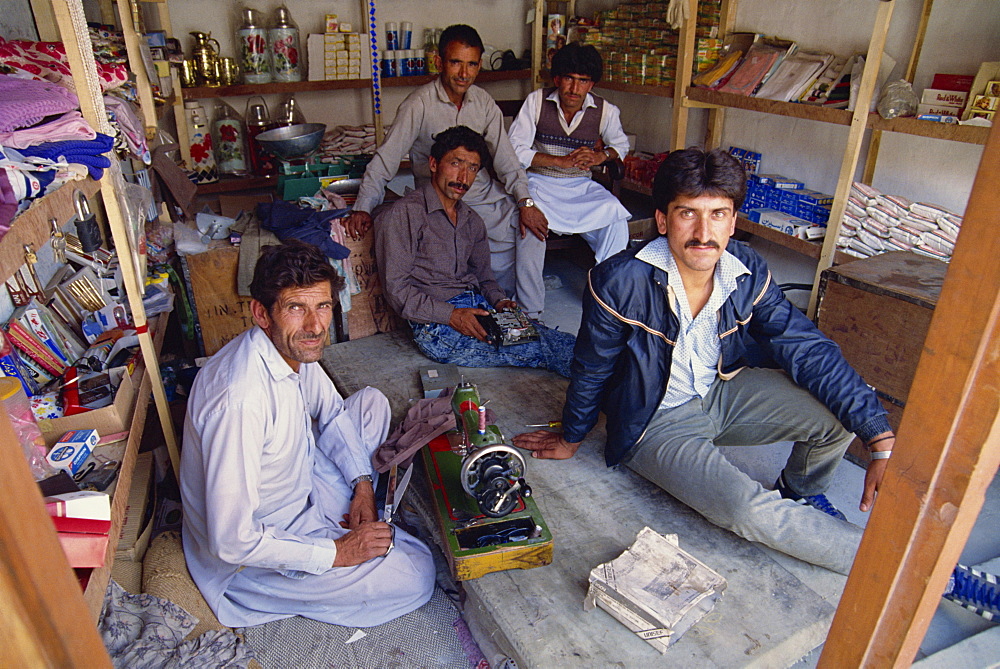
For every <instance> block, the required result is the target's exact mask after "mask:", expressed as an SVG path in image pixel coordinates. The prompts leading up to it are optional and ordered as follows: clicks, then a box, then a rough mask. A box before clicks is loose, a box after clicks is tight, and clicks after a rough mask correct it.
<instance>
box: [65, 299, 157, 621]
mask: <svg viewBox="0 0 1000 669" xmlns="http://www.w3.org/2000/svg"><path fill="white" fill-rule="evenodd" d="M167 316H168V314H159V315H158V316H154V317H153V318H151V319H149V329H150V331H151V332H152V333H153V345H154V346H155V348H156V353H157V356H159V353H160V350H161V349H162V348H163V336H164V333H165V332H166V330H167ZM136 377H137V378H139V379H141V380H140V381H139V384H138V387H139V389H138V390H137V391H136V395H135V402H136V404H135V412H134V413H133V414H132V422H131V423H129V433H128V441H127V443H126V445H125V455H124V456H123V457H122V461H121V463H122V464H121V468H120V469H119V470H118V480H117V482H116V483H115V493H114V497H112V498H111V531H110V533H109V536H110V537H111V540H110V541H109V542H108V549H107V554H106V555H105V558H104V566H103V567H97V568H95V569H94V570H93V571H91V572H90V579H89V580H88V581H87V588H86V589H85V590H84V591H83V599H84V601H85V602H86V604H87V608H88V609H90V614H91V617H92V618H93V619H94V622H95V623H96V622H97V621H98V617H99V616H100V615H101V607H102V606H103V605H104V593H105V591H106V590H107V589H108V579H110V578H111V568H112V566H114V563H115V552H116V551H117V550H118V537H119V536H121V528H122V525H123V524H124V523H125V514H126V511H127V507H128V497H129V490H130V489H131V488H132V471H133V470H134V469H135V458H136V456H137V455H138V453H139V442H140V441H141V440H142V432H143V426H144V425H145V423H146V415H147V413H148V409H149V396H150V392H151V391H152V376H151V375H150V374H149V372H148V370H147V369H146V364H145V361H140V362H139V364H138V365H137V366H136V369H135V371H134V372H133V378H136Z"/></svg>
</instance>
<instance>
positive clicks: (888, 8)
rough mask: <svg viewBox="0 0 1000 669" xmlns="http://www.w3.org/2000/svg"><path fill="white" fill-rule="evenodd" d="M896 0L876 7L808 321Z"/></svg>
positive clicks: (836, 231) (832, 249) (832, 252)
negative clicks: (873, 24)
mask: <svg viewBox="0 0 1000 669" xmlns="http://www.w3.org/2000/svg"><path fill="white" fill-rule="evenodd" d="M895 6H896V2H895V0H881V2H879V3H878V13H877V14H876V17H875V26H874V27H873V28H872V39H871V41H870V42H869V43H868V55H867V56H866V57H865V69H864V72H863V73H862V75H861V85H860V87H859V90H858V98H857V101H856V102H855V108H854V115H853V116H852V117H851V129H850V130H849V131H848V133H847V146H846V147H845V148H844V157H843V160H841V163H840V176H839V177H838V178H837V188H836V190H835V191H834V193H833V208H832V209H831V211H830V221H829V222H828V223H827V226H826V237H824V239H823V250H822V251H821V252H820V254H819V262H818V263H816V276H815V278H814V279H813V289H812V294H811V295H810V296H809V310H808V312H807V313H808V315H809V318H815V317H816V306H817V303H818V298H819V279H820V276H821V275H822V274H823V270H825V269H826V268H827V267H829V266H831V265H832V264H833V261H834V258H835V257H836V254H837V239H838V237H840V224H841V221H842V220H843V218H844V211H845V209H846V208H847V198H848V196H849V195H850V193H851V184H852V183H853V182H854V171H855V169H857V166H858V158H859V156H860V155H861V142H862V140H863V139H864V135H865V129H866V128H867V127H868V108H869V106H870V105H871V99H872V95H873V94H874V92H875V81H876V79H877V78H878V69H879V65H880V64H881V62H882V53H883V52H884V51H885V40H886V35H887V34H888V32H889V21H890V19H892V10H893V8H894V7H895Z"/></svg>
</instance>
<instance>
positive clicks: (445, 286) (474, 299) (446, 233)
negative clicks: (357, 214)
mask: <svg viewBox="0 0 1000 669" xmlns="http://www.w3.org/2000/svg"><path fill="white" fill-rule="evenodd" d="M489 159H490V152H489V147H487V145H486V141H485V140H484V139H483V137H482V135H480V134H479V133H477V132H474V131H473V130H470V129H469V128H466V127H465V126H457V127H454V128H449V129H448V130H445V131H443V132H440V133H438V134H437V136H436V137H435V141H434V144H433V146H432V147H431V150H430V157H429V158H428V164H427V169H428V171H429V172H430V175H431V179H430V181H429V182H425V183H424V184H422V185H421V186H419V187H418V188H417V189H416V190H414V191H412V192H410V193H408V194H407V195H406V196H405V197H403V198H402V199H400V200H398V201H397V202H395V203H394V204H393V205H392V207H390V208H389V209H388V210H386V211H384V212H382V213H380V214H379V217H378V219H377V221H376V222H375V257H376V260H377V262H378V268H379V276H380V277H381V279H382V286H383V289H384V290H385V294H386V299H387V300H388V301H389V304H390V305H391V306H392V308H393V309H395V310H396V312H397V313H399V314H400V315H401V316H402V317H403V318H405V319H407V320H408V321H409V322H410V326H411V328H412V329H413V339H414V342H415V343H416V344H417V347H418V348H419V349H420V350H421V352H423V354H424V355H426V356H427V357H429V358H431V359H432V360H435V361H437V362H443V363H449V362H450V363H454V364H456V365H462V366H464V367H502V366H514V367H544V368H547V369H550V370H552V371H554V372H557V373H559V374H562V375H563V376H566V377H568V376H569V362H570V359H571V358H572V355H573V345H574V343H575V339H574V337H573V336H572V335H570V334H567V333H565V332H558V331H556V330H550V329H548V328H546V327H544V326H542V325H541V324H536V326H535V327H536V329H537V330H538V333H539V338H538V340H537V341H526V342H523V343H519V344H513V345H509V346H500V347H497V346H494V345H491V344H489V343H487V342H486V339H487V333H486V330H485V329H484V328H483V326H482V324H481V323H480V322H479V319H478V318H477V316H487V315H488V314H489V312H488V311H487V309H490V308H495V309H497V310H503V309H511V308H514V307H516V306H517V305H516V304H515V303H514V302H513V301H512V300H509V299H507V296H506V294H505V293H504V291H503V290H502V289H501V287H500V285H499V284H498V283H497V282H496V280H495V279H494V278H493V270H492V269H490V262H489V257H490V252H489V245H488V242H487V237H486V226H485V225H484V224H483V220H482V219H481V218H480V217H479V215H478V214H476V212H474V211H473V210H472V208H471V207H469V206H468V205H466V204H465V203H464V201H463V197H464V195H465V194H466V192H468V191H469V190H470V187H471V186H472V183H473V182H474V181H475V178H476V175H477V174H479V172H480V171H481V170H482V168H483V167H484V166H487V165H488V164H489Z"/></svg>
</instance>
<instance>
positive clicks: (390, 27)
mask: <svg viewBox="0 0 1000 669" xmlns="http://www.w3.org/2000/svg"><path fill="white" fill-rule="evenodd" d="M385 29H386V30H395V29H396V24H395V23H393V22H392V21H389V22H388V23H386V24H385Z"/></svg>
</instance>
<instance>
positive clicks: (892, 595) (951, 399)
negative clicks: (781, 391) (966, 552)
mask: <svg viewBox="0 0 1000 669" xmlns="http://www.w3.org/2000/svg"><path fill="white" fill-rule="evenodd" d="M998 193H1000V130H998V129H997V128H996V127H994V128H993V129H992V131H991V133H990V138H989V140H988V141H987V145H986V150H985V151H984V153H983V157H982V160H981V162H980V165H979V172H978V174H977V176H976V181H975V183H974V184H973V188H972V194H971V196H970V198H969V204H968V207H967V208H966V211H965V219H964V222H963V225H962V234H961V235H960V236H959V239H958V243H957V244H956V245H955V253H954V255H953V256H952V261H951V264H950V265H949V267H948V273H947V274H946V275H945V281H944V286H943V288H942V290H941V297H940V299H939V300H938V303H937V307H936V309H935V311H934V317H933V319H932V320H931V325H930V330H929V331H928V333H927V339H926V341H925V342H924V347H923V353H922V354H921V356H920V363H919V365H918V366H917V372H916V376H915V377H914V379H913V385H912V386H911V388H910V395H909V398H908V401H907V405H906V411H905V412H904V414H903V420H902V424H901V425H900V429H899V435H898V438H897V440H896V444H895V447H894V450H895V453H894V454H893V456H892V459H891V460H890V461H889V466H888V470H887V471H886V475H885V479H884V481H883V484H882V490H881V491H880V492H879V496H878V499H877V500H876V502H875V508H874V510H873V512H872V517H871V520H870V521H869V522H868V528H867V529H866V530H865V534H864V537H863V539H862V541H861V547H860V549H859V551H858V556H857V558H856V560H855V562H854V567H853V568H852V570H851V574H850V577H849V578H848V581H847V587H846V588H845V590H844V595H843V597H842V598H841V600H840V606H839V607H838V608H837V613H836V615H835V617H834V620H833V625H832V627H831V629H830V634H829V636H828V637H827V642H826V645H825V647H824V651H823V655H822V657H821V658H820V663H819V666H820V667H862V666H865V667H889V666H894V667H908V666H910V663H911V662H912V660H913V658H914V656H915V655H916V652H917V650H918V648H919V646H920V642H921V641H922V639H923V637H924V634H925V633H926V631H927V626H928V624H929V623H930V620H931V617H932V615H933V613H934V609H935V607H936V606H937V604H938V601H939V600H940V597H941V593H942V592H943V591H944V588H945V584H946V582H947V580H948V576H949V574H950V573H951V571H952V569H953V567H954V566H955V564H956V562H957V561H958V559H959V555H960V554H961V552H962V548H963V547H964V546H965V543H966V540H967V539H968V536H969V532H970V531H971V529H972V525H973V524H974V522H975V520H976V517H977V516H978V515H979V511H980V509H981V507H982V504H983V500H984V498H985V493H986V489H987V487H988V486H989V485H990V483H991V482H992V481H993V479H994V477H995V476H996V474H997V468H998V466H1000V421H998V416H1000V388H998V385H997V379H998V378H1000V264H998V263H997V262H996V258H997V256H998V254H1000V237H998V236H997V235H996V233H995V225H994V219H995V212H996V209H997V207H998V206H1000V197H998Z"/></svg>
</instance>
